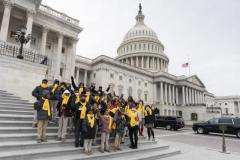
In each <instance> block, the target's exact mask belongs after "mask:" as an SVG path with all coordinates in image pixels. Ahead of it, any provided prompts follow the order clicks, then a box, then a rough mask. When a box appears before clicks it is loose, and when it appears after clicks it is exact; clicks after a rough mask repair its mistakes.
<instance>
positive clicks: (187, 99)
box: [185, 87, 189, 105]
mask: <svg viewBox="0 0 240 160" xmlns="http://www.w3.org/2000/svg"><path fill="white" fill-rule="evenodd" d="M185 93H186V105H188V104H189V97H188V87H186V92H185Z"/></svg>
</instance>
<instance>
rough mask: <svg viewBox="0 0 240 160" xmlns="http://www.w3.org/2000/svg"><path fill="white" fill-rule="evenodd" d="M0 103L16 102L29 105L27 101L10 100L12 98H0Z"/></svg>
mask: <svg viewBox="0 0 240 160" xmlns="http://www.w3.org/2000/svg"><path fill="white" fill-rule="evenodd" d="M0 101H1V102H18V103H29V101H28V100H23V99H20V98H12V97H8V98H6V97H0Z"/></svg>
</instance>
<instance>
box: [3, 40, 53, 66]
mask: <svg viewBox="0 0 240 160" xmlns="http://www.w3.org/2000/svg"><path fill="white" fill-rule="evenodd" d="M19 48H20V47H19V46H17V45H14V44H10V43H7V42H0V55H4V56H8V57H13V58H16V57H17V55H18V54H19ZM23 57H24V59H23V60H24V61H28V62H32V63H38V64H42V65H49V60H48V58H47V56H43V55H41V54H39V52H38V51H36V50H30V49H23Z"/></svg>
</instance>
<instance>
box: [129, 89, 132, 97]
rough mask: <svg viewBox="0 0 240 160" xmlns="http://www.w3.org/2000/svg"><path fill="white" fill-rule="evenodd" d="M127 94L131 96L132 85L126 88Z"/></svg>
mask: <svg viewBox="0 0 240 160" xmlns="http://www.w3.org/2000/svg"><path fill="white" fill-rule="evenodd" d="M128 96H132V87H129V88H128Z"/></svg>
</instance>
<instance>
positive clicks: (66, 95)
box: [57, 90, 72, 142]
mask: <svg viewBox="0 0 240 160" xmlns="http://www.w3.org/2000/svg"><path fill="white" fill-rule="evenodd" d="M70 98H71V93H70V92H69V90H65V91H64V92H63V95H62V103H61V108H59V111H60V117H59V126H58V138H57V141H60V140H61V141H62V142H65V140H66V134H67V125H68V121H69V119H70V118H71V117H72V112H71V110H72V108H71V106H72V104H71V99H70Z"/></svg>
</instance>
